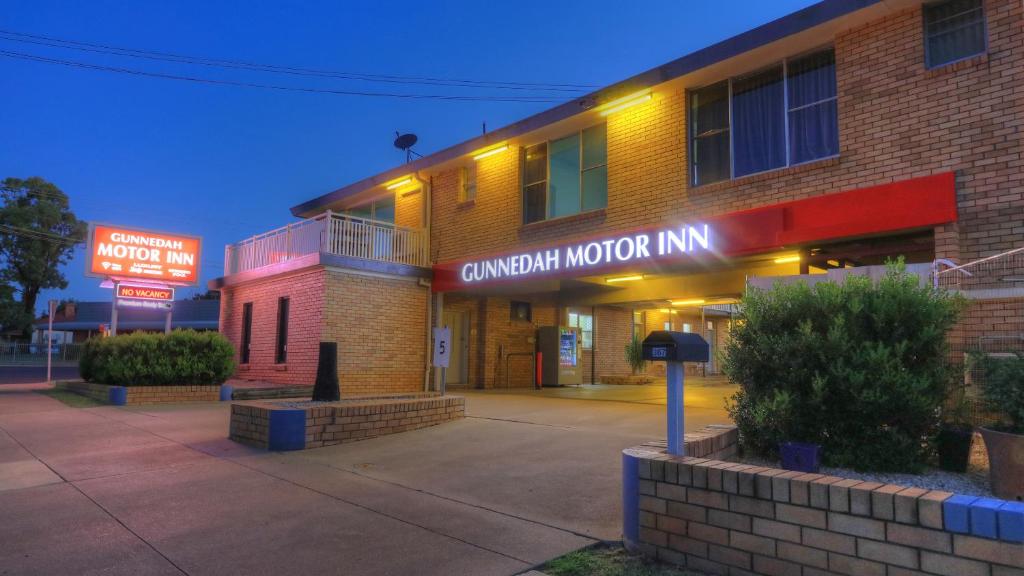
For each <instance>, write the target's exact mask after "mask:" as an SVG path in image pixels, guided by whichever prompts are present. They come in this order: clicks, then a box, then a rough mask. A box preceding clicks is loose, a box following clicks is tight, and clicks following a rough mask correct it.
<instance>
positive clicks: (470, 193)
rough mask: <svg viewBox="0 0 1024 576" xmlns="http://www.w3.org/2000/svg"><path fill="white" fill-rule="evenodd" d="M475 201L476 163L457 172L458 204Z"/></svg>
mask: <svg viewBox="0 0 1024 576" xmlns="http://www.w3.org/2000/svg"><path fill="white" fill-rule="evenodd" d="M474 199H476V163H475V162H474V163H473V165H471V166H463V167H462V168H461V169H460V170H459V202H469V201H470V200H474Z"/></svg>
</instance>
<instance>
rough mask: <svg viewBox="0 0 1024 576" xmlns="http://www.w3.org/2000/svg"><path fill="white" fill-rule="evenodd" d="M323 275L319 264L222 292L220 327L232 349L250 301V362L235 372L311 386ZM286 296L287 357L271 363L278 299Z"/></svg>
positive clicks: (284, 382)
mask: <svg viewBox="0 0 1024 576" xmlns="http://www.w3.org/2000/svg"><path fill="white" fill-rule="evenodd" d="M324 282H325V273H324V270H323V269H322V268H313V269H307V270H304V271H301V272H298V273H296V274H289V275H285V276H280V277H276V278H269V279H265V280H259V281H255V282H250V283H247V284H243V285H240V286H236V287H231V288H225V289H223V290H222V291H221V314H220V331H221V333H222V334H224V336H225V337H227V339H228V340H229V341H230V342H231V343H232V344H233V345H234V347H235V360H236V361H239V360H240V356H239V354H238V350H239V348H240V346H241V339H242V307H243V305H244V304H245V303H247V302H252V304H253V307H252V336H251V338H252V340H251V345H250V351H249V363H248V364H247V365H245V364H240V365H239V367H238V371H237V376H238V377H240V378H246V379H252V380H263V381H267V382H275V383H279V384H293V385H309V384H312V383H313V381H314V380H315V379H316V364H317V356H318V355H319V342H320V335H321V331H320V327H321V315H322V311H323V308H324V288H325V286H324ZM282 297H287V298H289V308H288V312H289V319H288V355H287V362H285V363H284V364H277V363H275V354H274V351H275V346H276V342H277V307H278V299H279V298H282Z"/></svg>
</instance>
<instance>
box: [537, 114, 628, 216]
mask: <svg viewBox="0 0 1024 576" xmlns="http://www.w3.org/2000/svg"><path fill="white" fill-rule="evenodd" d="M607 205H608V132H607V125H606V124H599V125H597V126H592V127H590V128H587V129H585V130H583V131H581V132H578V133H576V134H573V135H571V136H566V137H565V138H560V139H558V140H551V141H549V142H544V143H541V144H536V145H534V146H530V147H528V148H526V154H525V158H524V161H523V221H524V222H525V223H527V224H529V223H530V222H539V221H541V220H547V219H550V218H558V217H561V216H569V215H572V214H577V213H579V212H586V211H587V210H596V209H598V208H604V207H605V206H607Z"/></svg>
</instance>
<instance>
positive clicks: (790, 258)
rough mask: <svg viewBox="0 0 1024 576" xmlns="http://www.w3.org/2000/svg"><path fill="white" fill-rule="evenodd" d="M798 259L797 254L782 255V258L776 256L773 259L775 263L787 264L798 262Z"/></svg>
mask: <svg viewBox="0 0 1024 576" xmlns="http://www.w3.org/2000/svg"><path fill="white" fill-rule="evenodd" d="M799 261H800V256H799V255H797V256H783V257H782V258H776V259H775V263H776V264H789V263H791V262H799Z"/></svg>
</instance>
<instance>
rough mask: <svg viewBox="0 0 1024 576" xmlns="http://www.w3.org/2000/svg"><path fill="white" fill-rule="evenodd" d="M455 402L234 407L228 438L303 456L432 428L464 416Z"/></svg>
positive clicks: (409, 399)
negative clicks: (314, 450) (311, 450)
mask: <svg viewBox="0 0 1024 576" xmlns="http://www.w3.org/2000/svg"><path fill="white" fill-rule="evenodd" d="M465 412H466V400H465V398H463V397H461V396H437V395H433V394H417V395H403V396H397V397H396V396H385V397H379V396H378V397H362V398H348V399H343V400H341V401H340V402H337V403H332V404H327V405H323V404H320V405H311V406H306V407H295V406H294V404H291V403H287V402H284V403H282V402H260V401H253V402H235V403H233V404H232V405H231V426H230V432H229V437H230V438H231V439H232V440H235V441H237V442H243V443H246V444H252V445H255V446H259V447H261V448H267V449H269V450H305V449H308V448H319V447H321V446H331V445H333V444H343V443H345V442H355V441H357V440H365V439H367V438H374V437H377V436H385V435H387V434H395V433H397V432H405V431H408V430H416V429H417V428H425V427H427V426H434V425H436V424H441V423H443V422H448V421H450V420H455V419H458V418H462V417H464V416H465Z"/></svg>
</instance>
